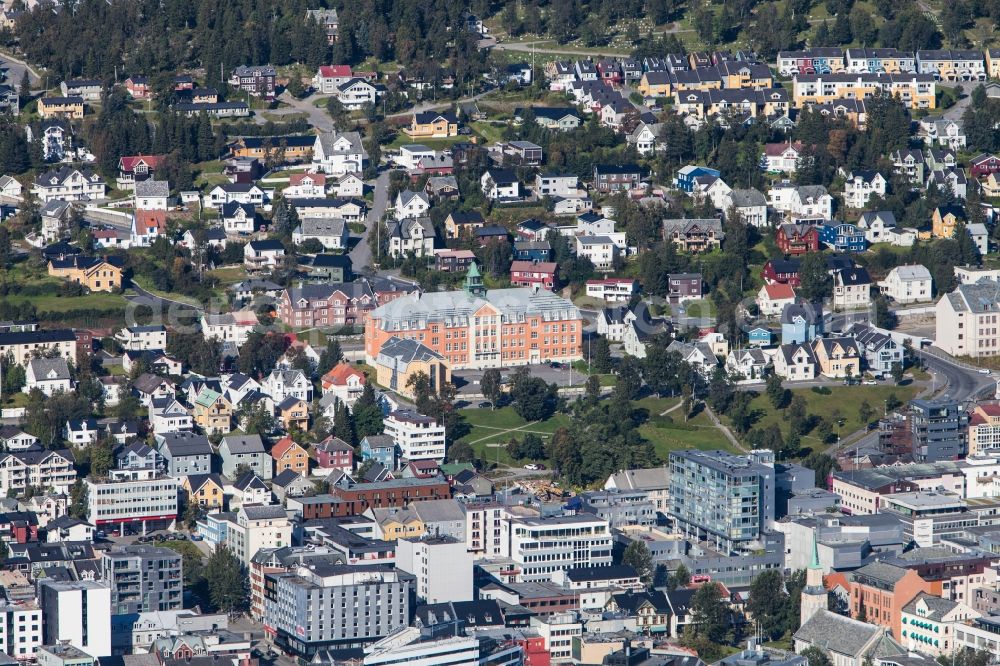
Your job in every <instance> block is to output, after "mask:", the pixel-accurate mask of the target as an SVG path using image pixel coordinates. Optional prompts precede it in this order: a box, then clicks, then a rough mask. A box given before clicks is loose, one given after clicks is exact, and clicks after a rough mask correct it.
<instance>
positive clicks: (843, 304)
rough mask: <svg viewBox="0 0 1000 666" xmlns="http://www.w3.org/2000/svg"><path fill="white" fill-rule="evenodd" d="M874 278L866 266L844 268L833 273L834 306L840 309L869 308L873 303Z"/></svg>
mask: <svg viewBox="0 0 1000 666" xmlns="http://www.w3.org/2000/svg"><path fill="white" fill-rule="evenodd" d="M871 287H872V279H871V278H870V277H869V276H868V271H867V270H865V269H864V268H842V269H840V270H838V271H836V272H834V274H833V307H835V308H837V309H839V310H857V309H862V308H867V307H868V306H869V305H870V303H871Z"/></svg>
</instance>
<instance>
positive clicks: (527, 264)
mask: <svg viewBox="0 0 1000 666" xmlns="http://www.w3.org/2000/svg"><path fill="white" fill-rule="evenodd" d="M556 267H557V264H556V263H555V262H554V261H539V262H537V263H536V262H534V261H513V262H511V264H510V272H511V273H514V272H520V271H535V272H536V273H551V274H553V275H555V272H556Z"/></svg>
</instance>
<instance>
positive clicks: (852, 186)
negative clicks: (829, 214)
mask: <svg viewBox="0 0 1000 666" xmlns="http://www.w3.org/2000/svg"><path fill="white" fill-rule="evenodd" d="M887 185H888V182H887V181H886V179H885V177H884V176H882V174H880V173H879V172H878V171H871V170H859V171H852V172H851V173H849V174H848V175H847V180H846V181H845V182H844V205H845V206H847V207H848V208H854V209H861V208H864V207H865V206H867V205H868V200H869V199H871V198H872V195H873V194H877V195H878V196H880V197H884V196H885V192H886V186H887Z"/></svg>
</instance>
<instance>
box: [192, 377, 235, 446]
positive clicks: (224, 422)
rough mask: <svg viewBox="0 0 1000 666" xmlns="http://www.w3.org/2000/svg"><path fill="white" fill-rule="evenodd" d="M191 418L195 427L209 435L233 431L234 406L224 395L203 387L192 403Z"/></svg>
mask: <svg viewBox="0 0 1000 666" xmlns="http://www.w3.org/2000/svg"><path fill="white" fill-rule="evenodd" d="M191 416H192V417H193V418H194V422H195V425H197V426H198V427H199V428H201V429H202V431H203V432H205V433H207V434H209V435H216V434H219V433H224V432H229V431H230V430H232V422H233V405H232V403H230V402H229V400H227V399H226V397H225V396H223V395H222V394H220V393H218V392H216V391H213V390H212V389H210V388H208V387H207V386H205V387H202V389H201V390H200V391H199V392H198V395H197V397H196V398H195V399H194V401H193V403H192V409H191Z"/></svg>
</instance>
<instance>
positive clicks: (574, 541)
mask: <svg viewBox="0 0 1000 666" xmlns="http://www.w3.org/2000/svg"><path fill="white" fill-rule="evenodd" d="M507 524H508V526H509V527H508V531H509V533H508V539H507V547H508V552H506V553H504V555H505V556H508V557H510V558H511V559H512V560H514V562H516V563H517V565H518V568H519V569H520V570H521V573H520V574H519V576H518V582H527V583H531V582H538V581H547V580H551V579H552V574H553V573H554V572H556V571H565V570H566V569H575V568H577V567H601V566H611V564H612V558H611V529H610V526H609V525H608V521H606V520H604V519H602V518H597V517H595V516H587V515H578V516H552V517H548V518H512V519H510V521H509V522H508V523H507Z"/></svg>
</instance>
